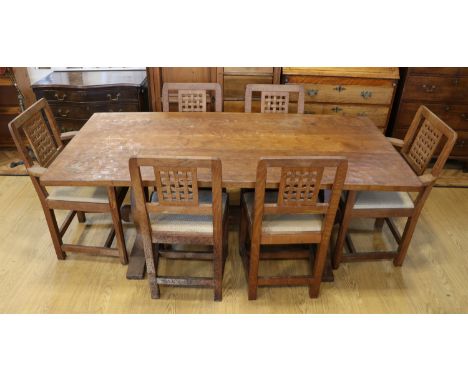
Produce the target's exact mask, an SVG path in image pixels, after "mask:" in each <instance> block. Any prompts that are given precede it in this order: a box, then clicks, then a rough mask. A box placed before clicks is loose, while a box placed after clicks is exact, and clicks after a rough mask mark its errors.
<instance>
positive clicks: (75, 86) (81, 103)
mask: <svg viewBox="0 0 468 382" xmlns="http://www.w3.org/2000/svg"><path fill="white" fill-rule="evenodd" d="M32 88H33V90H34V93H35V94H36V97H37V99H40V98H45V99H46V100H47V101H48V102H49V104H50V107H51V109H52V111H53V113H54V116H55V118H56V120H57V123H58V126H59V127H60V129H61V130H62V131H70V130H79V129H80V128H81V127H82V126H83V125H84V124H85V122H86V121H87V120H88V119H89V118H90V117H91V116H92V115H93V114H94V113H105V112H130V111H135V112H136V111H147V110H148V98H147V84H146V72H145V70H92V71H62V72H60V71H56V72H52V73H51V74H49V75H48V76H47V77H45V78H43V79H41V80H39V81H38V82H36V83H34V84H33V85H32Z"/></svg>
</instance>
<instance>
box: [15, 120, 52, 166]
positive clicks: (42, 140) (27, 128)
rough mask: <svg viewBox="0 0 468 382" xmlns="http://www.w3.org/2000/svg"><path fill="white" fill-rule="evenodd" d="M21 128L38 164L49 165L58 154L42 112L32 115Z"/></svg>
mask: <svg viewBox="0 0 468 382" xmlns="http://www.w3.org/2000/svg"><path fill="white" fill-rule="evenodd" d="M23 130H24V133H25V134H26V137H27V138H28V141H29V143H30V144H31V148H32V150H33V152H34V155H35V156H36V159H37V162H38V163H39V165H40V166H42V167H47V166H49V165H50V164H51V163H52V161H53V160H54V159H55V157H56V156H57V154H58V147H57V145H56V143H55V141H54V137H53V136H52V133H51V131H50V129H49V127H48V126H47V124H46V123H45V121H44V118H43V116H42V113H41V112H39V113H36V114H35V115H33V116H32V117H31V118H30V119H29V120H28V121H27V122H26V123H25V124H24V127H23Z"/></svg>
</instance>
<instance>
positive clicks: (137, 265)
mask: <svg viewBox="0 0 468 382" xmlns="http://www.w3.org/2000/svg"><path fill="white" fill-rule="evenodd" d="M131 199H132V205H134V201H133V193H132V195H131ZM131 211H132V206H131V205H130V204H125V205H123V206H122V207H121V211H120V212H121V215H122V220H124V221H126V222H133V221H134V219H133V216H132V213H131ZM145 272H146V261H145V253H144V250H143V241H142V239H141V235H140V233H139V229H138V228H137V235H136V238H135V243H134V244H133V248H132V251H131V252H130V257H129V259H128V268H127V279H128V280H141V279H143V278H144V277H145Z"/></svg>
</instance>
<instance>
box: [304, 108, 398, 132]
mask: <svg viewBox="0 0 468 382" xmlns="http://www.w3.org/2000/svg"><path fill="white" fill-rule="evenodd" d="M304 112H305V113H306V114H338V115H352V116H358V117H368V118H369V119H370V120H372V122H374V123H375V125H376V126H378V127H385V126H386V123H387V116H388V112H389V108H388V107H386V106H366V105H363V106H360V105H333V104H313V103H312V104H306V105H305V107H304Z"/></svg>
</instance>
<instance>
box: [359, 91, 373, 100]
mask: <svg viewBox="0 0 468 382" xmlns="http://www.w3.org/2000/svg"><path fill="white" fill-rule="evenodd" d="M361 97H362V98H364V99H368V98H371V97H372V92H370V91H369V90H364V91H362V92H361Z"/></svg>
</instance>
